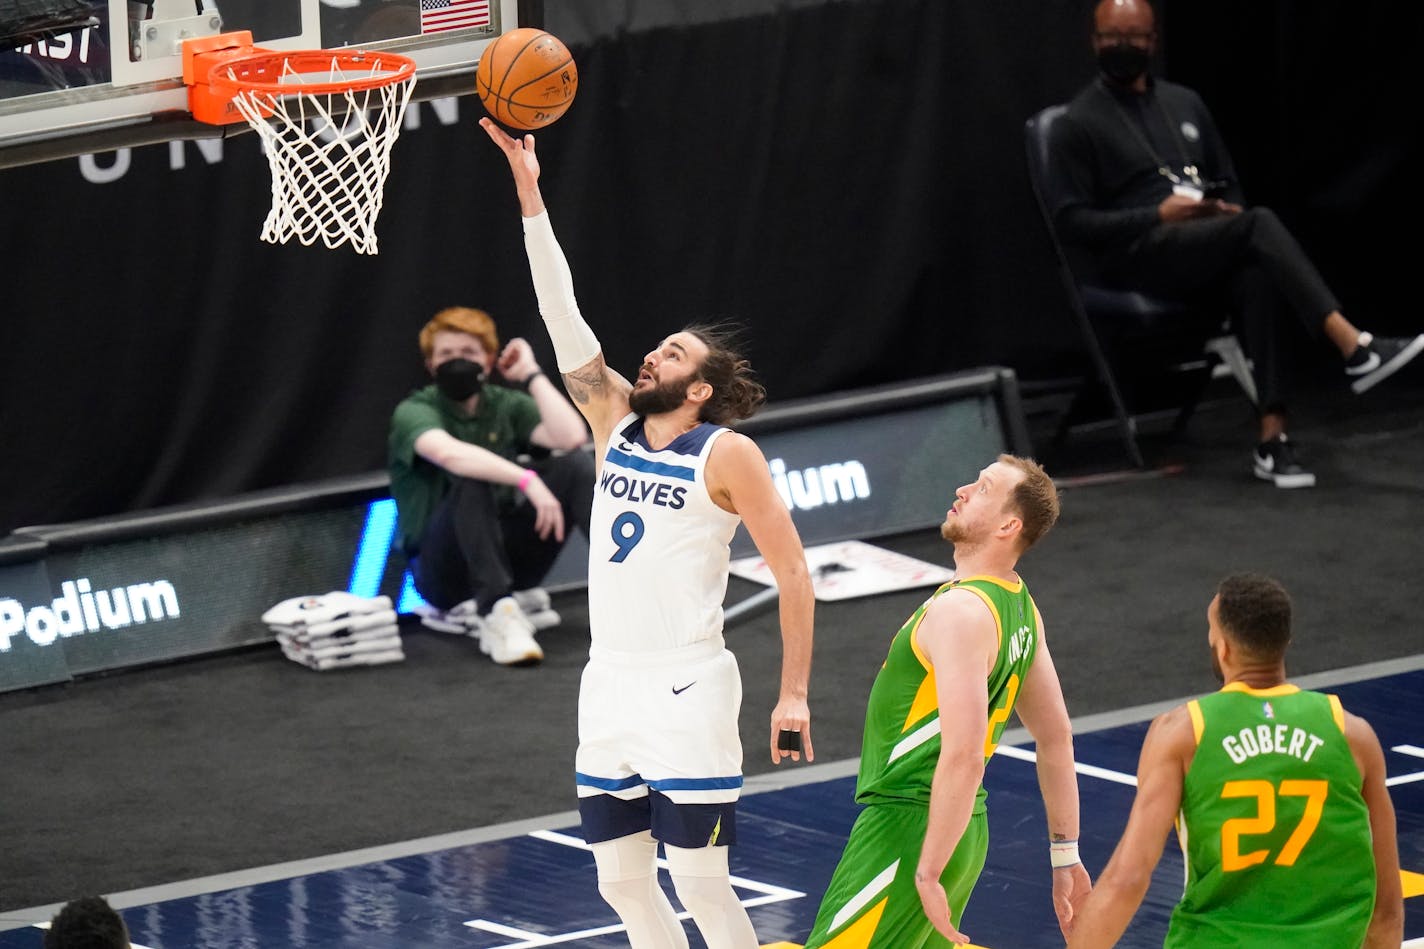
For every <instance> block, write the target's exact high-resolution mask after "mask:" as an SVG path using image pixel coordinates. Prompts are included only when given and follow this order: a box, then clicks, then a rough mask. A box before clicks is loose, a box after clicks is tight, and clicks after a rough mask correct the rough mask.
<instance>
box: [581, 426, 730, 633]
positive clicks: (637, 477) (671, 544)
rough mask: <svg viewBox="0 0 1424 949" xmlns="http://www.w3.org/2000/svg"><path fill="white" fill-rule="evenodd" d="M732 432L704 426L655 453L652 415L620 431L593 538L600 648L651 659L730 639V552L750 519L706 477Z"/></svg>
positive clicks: (591, 601) (603, 474)
mask: <svg viewBox="0 0 1424 949" xmlns="http://www.w3.org/2000/svg"><path fill="white" fill-rule="evenodd" d="M726 431H727V429H725V428H722V427H720V426H717V425H712V424H710V423H707V422H704V423H702V424H701V425H698V426H697V427H696V428H694V429H693V430H692V431H690V432H684V433H683V434H682V435H679V436H678V437H677V438H675V439H673V441H672V443H671V444H670V445H668V446H667V447H666V448H663V449H661V450H658V451H654V450H653V449H652V448H650V447H649V446H648V442H647V440H646V438H645V436H644V434H643V418H642V416H639V415H637V414H629V415H627V416H625V417H624V418H623V419H622V420H621V421H620V422H619V423H618V424H617V425H616V426H614V428H613V432H612V434H611V435H610V436H609V439H608V447H607V450H606V451H605V452H604V455H603V467H602V468H601V469H600V471H599V474H598V480H597V483H596V484H595V485H594V494H593V517H592V522H591V525H590V528H589V538H588V540H589V552H588V625H589V632H590V638H591V640H592V645H593V649H594V650H595V651H599V650H611V651H615V652H624V653H635V654H640V655H646V654H647V653H649V652H653V651H659V650H667V649H680V648H683V647H686V646H690V645H692V644H694V643H699V642H703V641H706V640H711V639H717V640H720V638H721V634H722V600H723V598H724V597H725V596H726V594H727V572H728V565H729V564H730V562H731V547H730V545H731V542H732V535H733V534H734V533H735V532H736V529H737V525H738V524H739V523H741V518H739V517H738V516H737V515H735V514H732V513H730V512H729V511H725V510H723V509H722V508H720V507H718V506H717V504H716V503H715V502H714V501H713V500H712V497H711V495H710V494H708V493H707V481H706V475H705V472H706V467H707V458H708V456H709V455H711V453H712V445H713V444H714V443H715V442H716V441H717V439H718V438H719V437H721V436H722V434H723V433H725V432H726Z"/></svg>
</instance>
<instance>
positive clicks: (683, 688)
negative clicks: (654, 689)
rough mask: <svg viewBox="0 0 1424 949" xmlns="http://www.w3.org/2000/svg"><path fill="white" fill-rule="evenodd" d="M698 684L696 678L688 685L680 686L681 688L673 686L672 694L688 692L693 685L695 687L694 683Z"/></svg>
mask: <svg viewBox="0 0 1424 949" xmlns="http://www.w3.org/2000/svg"><path fill="white" fill-rule="evenodd" d="M696 684H697V680H696V679H693V680H692V681H691V682H689V683H687V685H684V686H683V687H682V688H680V689H679V688H678V687H677V686H673V687H672V694H673V695H681V694H682V693H684V692H686V691H687V690H688V689H690V688H692V687H693V686H694V685H696Z"/></svg>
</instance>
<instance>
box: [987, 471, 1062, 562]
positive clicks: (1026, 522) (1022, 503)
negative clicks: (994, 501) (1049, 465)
mask: <svg viewBox="0 0 1424 949" xmlns="http://www.w3.org/2000/svg"><path fill="white" fill-rule="evenodd" d="M999 461H1001V462H1002V463H1004V464H1006V465H1008V466H1009V467H1010V468H1015V469H1017V470H1019V471H1021V472H1023V480H1022V481H1020V482H1019V483H1018V484H1016V485H1014V490H1013V492H1012V493H1011V494H1010V495H1009V502H1008V503H1009V504H1012V505H1013V506H1014V507H1015V508H1016V509H1017V511H1018V515H1019V519H1020V520H1022V521H1023V531H1022V532H1021V533H1020V534H1019V537H1020V538H1021V546H1020V548H1019V549H1020V551H1021V552H1022V551H1025V550H1028V549H1029V548H1030V547H1032V546H1033V545H1034V544H1036V543H1038V542H1039V540H1040V539H1042V537H1043V535H1044V534H1047V533H1048V531H1049V530H1050V529H1051V528H1052V527H1053V525H1054V524H1056V523H1057V522H1058V511H1059V507H1058V487H1057V486H1056V485H1055V484H1054V483H1053V479H1052V478H1050V477H1049V476H1048V472H1046V471H1044V470H1043V466H1042V465H1040V464H1039V463H1038V462H1036V461H1034V460H1033V459H1032V458H1020V457H1018V456H1017V455H1000V456H999Z"/></svg>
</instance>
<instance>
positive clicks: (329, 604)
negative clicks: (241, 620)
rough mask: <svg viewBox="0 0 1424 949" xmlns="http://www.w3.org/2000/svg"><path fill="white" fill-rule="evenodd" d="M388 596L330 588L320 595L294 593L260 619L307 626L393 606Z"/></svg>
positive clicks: (281, 624)
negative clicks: (360, 594) (359, 594)
mask: <svg viewBox="0 0 1424 949" xmlns="http://www.w3.org/2000/svg"><path fill="white" fill-rule="evenodd" d="M393 608H394V604H393V603H392V602H391V598H390V597H388V596H356V595H355V594H354V593H347V592H346V591H344V590H333V591H332V592H330V593H323V594H322V595H321V596H294V597H292V598H291V599H287V600H283V601H282V602H280V603H278V604H277V605H275V606H273V607H272V608H270V609H269V610H267V612H265V613H263V614H262V622H264V623H268V624H275V625H279V626H309V625H311V624H313V623H328V622H330V621H332V620H334V619H338V618H340V617H343V616H359V615H361V614H364V613H378V612H381V611H382V610H389V609H393Z"/></svg>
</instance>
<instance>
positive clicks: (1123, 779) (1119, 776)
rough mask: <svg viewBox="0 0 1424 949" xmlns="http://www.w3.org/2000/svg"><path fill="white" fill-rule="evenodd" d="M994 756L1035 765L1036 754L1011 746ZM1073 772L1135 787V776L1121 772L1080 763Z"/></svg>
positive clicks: (1077, 762)
mask: <svg viewBox="0 0 1424 949" xmlns="http://www.w3.org/2000/svg"><path fill="white" fill-rule="evenodd" d="M994 754H996V755H1003V756H1004V757H1005V758H1017V759H1018V760H1019V761H1032V762H1035V763H1037V761H1038V753H1037V752H1033V751H1029V750H1028V749H1027V748H1015V747H1014V746H1013V745H1000V746H999V747H997V748H995V749H994ZM1073 770H1074V771H1076V772H1078V773H1079V774H1085V775H1087V776H1088V777H1090V778H1102V779H1103V780H1104V781H1112V782H1115V783H1117V784H1127V785H1130V786H1132V787H1137V775H1135V774H1124V773H1123V772H1121V771H1109V770H1108V769H1107V768H1099V767H1098V766H1097V765H1093V764H1083V762H1081V761H1075V762H1073Z"/></svg>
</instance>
